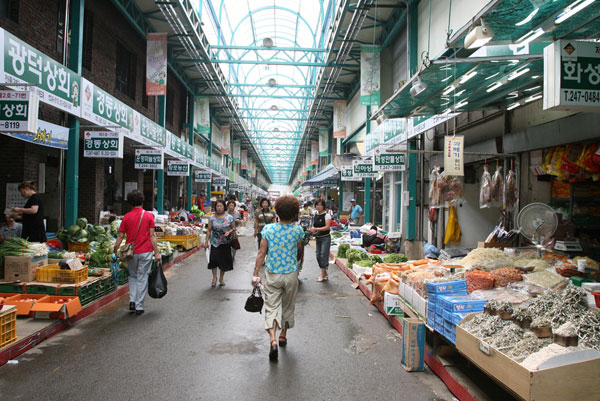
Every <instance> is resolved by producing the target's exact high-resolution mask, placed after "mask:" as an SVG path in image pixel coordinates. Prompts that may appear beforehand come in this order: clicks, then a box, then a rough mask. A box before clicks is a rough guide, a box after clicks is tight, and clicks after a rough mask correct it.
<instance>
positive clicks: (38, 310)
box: [31, 295, 81, 319]
mask: <svg viewBox="0 0 600 401" xmlns="http://www.w3.org/2000/svg"><path fill="white" fill-rule="evenodd" d="M57 301H63V303H55V302H57ZM31 312H34V317H36V318H42V319H68V318H70V317H73V316H75V315H76V314H78V313H79V312H81V302H79V297H73V296H64V295H48V296H47V297H46V298H44V299H43V300H41V301H38V302H36V303H35V304H34V305H33V307H32V308H31Z"/></svg>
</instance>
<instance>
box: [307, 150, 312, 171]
mask: <svg viewBox="0 0 600 401" xmlns="http://www.w3.org/2000/svg"><path fill="white" fill-rule="evenodd" d="M311 153H312V152H311V151H310V150H307V151H306V171H312V169H313V166H312V157H311V156H312V155H311Z"/></svg>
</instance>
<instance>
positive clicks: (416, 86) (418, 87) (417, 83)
mask: <svg viewBox="0 0 600 401" xmlns="http://www.w3.org/2000/svg"><path fill="white" fill-rule="evenodd" d="M425 89H427V84H426V83H425V82H423V81H421V78H420V77H417V78H416V79H415V80H414V81H413V84H412V87H411V88H410V95H411V96H412V97H415V96H417V95H418V94H419V93H421V92H423V91H424V90H425Z"/></svg>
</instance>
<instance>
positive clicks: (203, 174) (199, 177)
mask: <svg viewBox="0 0 600 401" xmlns="http://www.w3.org/2000/svg"><path fill="white" fill-rule="evenodd" d="M211 179H212V174H211V172H210V171H202V170H196V171H194V182H206V183H208V182H210V181H211Z"/></svg>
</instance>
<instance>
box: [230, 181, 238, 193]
mask: <svg viewBox="0 0 600 401" xmlns="http://www.w3.org/2000/svg"><path fill="white" fill-rule="evenodd" d="M238 189H239V184H237V183H235V182H230V183H229V190H230V191H237V190H238Z"/></svg>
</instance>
